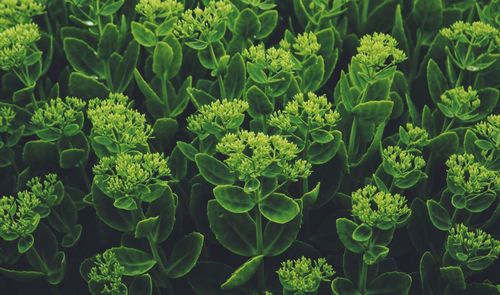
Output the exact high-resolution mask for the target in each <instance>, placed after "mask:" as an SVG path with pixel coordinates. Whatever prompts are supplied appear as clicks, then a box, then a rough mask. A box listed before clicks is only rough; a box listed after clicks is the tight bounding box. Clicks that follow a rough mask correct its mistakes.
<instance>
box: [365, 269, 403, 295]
mask: <svg viewBox="0 0 500 295" xmlns="http://www.w3.org/2000/svg"><path fill="white" fill-rule="evenodd" d="M410 286H411V277H410V276H409V275H407V274H405V273H402V272H396V271H394V272H386V273H383V274H381V275H380V276H378V277H377V278H375V279H374V280H373V281H371V282H370V284H369V285H368V290H367V292H366V294H370V295H406V294H408V292H409V291H410Z"/></svg>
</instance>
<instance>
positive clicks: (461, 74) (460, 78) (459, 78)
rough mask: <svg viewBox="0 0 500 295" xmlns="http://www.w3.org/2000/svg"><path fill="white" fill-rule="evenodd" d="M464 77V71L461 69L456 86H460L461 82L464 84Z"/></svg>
mask: <svg viewBox="0 0 500 295" xmlns="http://www.w3.org/2000/svg"><path fill="white" fill-rule="evenodd" d="M463 79H464V71H463V70H460V73H459V74H458V78H457V81H455V87H458V86H460V84H462V81H463Z"/></svg>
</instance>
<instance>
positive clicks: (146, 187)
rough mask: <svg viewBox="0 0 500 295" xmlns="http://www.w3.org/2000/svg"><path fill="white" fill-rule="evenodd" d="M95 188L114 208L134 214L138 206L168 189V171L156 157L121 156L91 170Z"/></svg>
mask: <svg viewBox="0 0 500 295" xmlns="http://www.w3.org/2000/svg"><path fill="white" fill-rule="evenodd" d="M93 171H94V174H95V178H94V180H95V182H96V185H97V186H98V187H99V188H100V189H101V190H102V191H103V192H104V193H106V195H108V196H109V197H111V198H113V199H114V200H115V202H114V205H115V206H116V207H117V208H120V209H125V210H134V209H137V208H138V206H139V205H138V204H140V202H142V201H144V202H152V201H154V200H156V199H157V198H159V197H160V196H161V194H162V193H163V191H164V190H165V188H166V187H167V186H168V180H167V178H168V177H170V175H171V173H170V169H169V167H168V166H167V159H166V158H164V157H163V156H162V155H161V154H159V153H145V154H143V153H120V154H117V155H113V156H110V157H103V158H101V160H100V161H99V163H98V164H97V165H96V166H94V169H93Z"/></svg>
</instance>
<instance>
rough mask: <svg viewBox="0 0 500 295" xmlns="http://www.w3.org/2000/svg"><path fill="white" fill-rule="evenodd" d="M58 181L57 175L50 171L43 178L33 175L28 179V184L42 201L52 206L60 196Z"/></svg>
mask: <svg viewBox="0 0 500 295" xmlns="http://www.w3.org/2000/svg"><path fill="white" fill-rule="evenodd" d="M58 181H59V180H58V178H57V175H56V174H53V173H50V174H47V175H45V177H44V179H43V180H42V179H41V178H40V177H33V178H32V179H30V180H28V183H27V186H28V188H29V190H30V191H31V193H33V195H35V196H36V197H37V198H38V199H39V200H40V202H42V203H44V204H46V205H48V206H52V205H54V203H55V202H56V201H57V198H58V196H57V194H58V193H59V192H57V191H56V190H57V187H56V185H57V183H58Z"/></svg>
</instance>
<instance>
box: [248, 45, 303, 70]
mask: <svg viewBox="0 0 500 295" xmlns="http://www.w3.org/2000/svg"><path fill="white" fill-rule="evenodd" d="M243 56H245V57H246V58H247V59H248V60H249V61H250V62H252V63H253V64H255V65H257V66H258V67H259V68H262V69H265V70H268V71H270V72H271V73H274V74H277V73H279V72H292V71H294V70H295V69H296V68H297V61H296V59H295V57H294V56H293V54H292V53H291V52H290V50H289V49H287V48H283V47H278V48H276V47H271V48H268V49H266V48H265V47H264V44H262V43H261V44H259V45H254V46H251V47H250V48H247V49H245V51H243Z"/></svg>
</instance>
